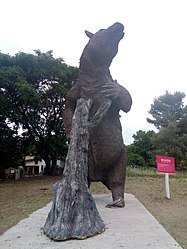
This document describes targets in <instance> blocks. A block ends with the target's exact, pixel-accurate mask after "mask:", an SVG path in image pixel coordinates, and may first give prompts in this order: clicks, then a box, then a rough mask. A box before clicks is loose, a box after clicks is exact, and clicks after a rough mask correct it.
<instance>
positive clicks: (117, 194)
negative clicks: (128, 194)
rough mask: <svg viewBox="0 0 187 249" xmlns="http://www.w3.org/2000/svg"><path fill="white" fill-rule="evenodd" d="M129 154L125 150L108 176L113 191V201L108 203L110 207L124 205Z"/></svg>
mask: <svg viewBox="0 0 187 249" xmlns="http://www.w3.org/2000/svg"><path fill="white" fill-rule="evenodd" d="M126 166H127V156H126V152H125V151H124V152H123V154H122V156H121V157H120V159H119V160H118V161H117V164H115V165H114V167H113V169H112V170H111V172H110V175H109V178H108V185H109V187H110V189H111V192H112V199H113V202H111V203H109V204H107V205H106V207H108V208H114V207H120V208H121V207H124V206H125V201H124V189H125V178H126Z"/></svg>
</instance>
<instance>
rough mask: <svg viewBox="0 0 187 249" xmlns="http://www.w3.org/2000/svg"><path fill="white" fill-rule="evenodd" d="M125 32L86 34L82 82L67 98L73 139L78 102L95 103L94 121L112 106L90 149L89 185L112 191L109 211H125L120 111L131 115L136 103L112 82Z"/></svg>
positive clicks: (112, 29) (68, 131)
mask: <svg viewBox="0 0 187 249" xmlns="http://www.w3.org/2000/svg"><path fill="white" fill-rule="evenodd" d="M123 31H124V27H123V25H122V24H121V23H115V24H113V25H112V26H110V27H109V28H107V29H101V30H99V31H98V32H97V33H95V34H92V33H90V32H88V31H86V34H87V36H88V37H89V38H90V39H89V42H88V44H87V45H86V47H85V49H84V50H83V53H82V56H81V58H80V67H79V75H78V81H77V83H76V84H75V86H74V87H73V88H71V90H70V91H69V93H68V95H67V98H66V108H65V111H64V117H63V118H64V125H65V130H66V134H67V137H68V138H70V137H71V136H72V134H71V128H72V117H73V114H74V112H75V108H76V103H77V100H78V99H80V98H82V99H85V100H89V99H91V101H92V106H91V109H90V113H89V119H90V120H91V119H92V117H93V116H94V115H95V114H96V112H97V111H98V110H99V108H101V106H102V105H103V104H104V103H106V102H109V103H110V107H109V108H108V110H107V112H106V114H105V115H104V116H103V117H102V120H101V121H100V123H99V124H97V126H94V127H93V129H91V131H90V139H89V149H88V185H89V184H90V183H91V182H95V181H101V182H102V183H103V184H104V185H105V186H106V187H107V188H108V189H110V190H111V192H112V198H113V202H111V203H109V204H108V205H107V207H124V186H125V175H126V165H127V155H126V152H125V146H124V143H123V138H122V129H121V124H120V119H119V118H120V116H119V111H120V110H122V111H124V112H128V111H129V110H130V108H131V105H132V99H131V96H130V94H129V92H128V91H127V89H125V88H124V87H122V86H121V85H119V84H118V83H117V81H116V80H113V79H112V76H111V75H110V71H109V67H110V65H111V62H112V60H113V58H114V57H115V55H116V54H117V52H118V45H119V42H120V40H121V39H122V38H123V36H124V32H123Z"/></svg>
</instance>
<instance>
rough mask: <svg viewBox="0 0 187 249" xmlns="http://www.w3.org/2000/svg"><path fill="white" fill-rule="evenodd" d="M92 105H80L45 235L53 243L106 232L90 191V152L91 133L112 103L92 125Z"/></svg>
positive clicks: (98, 114)
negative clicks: (90, 115)
mask: <svg viewBox="0 0 187 249" xmlns="http://www.w3.org/2000/svg"><path fill="white" fill-rule="evenodd" d="M91 102H92V101H91V100H88V101H86V100H84V99H79V100H78V101H77V106H76V109H75V113H74V116H73V120H72V131H71V139H70V145H69V150H68V155H67V158H66V163H65V169H64V176H63V178H62V179H61V180H60V181H58V182H57V183H56V184H55V186H54V199H53V204H52V208H51V210H50V212H49V215H48V217H47V220H46V223H45V225H44V233H45V234H46V235H47V236H48V237H49V238H51V239H53V240H67V239H70V238H77V239H84V238H87V237H90V236H93V235H95V234H98V233H101V232H103V231H104V230H105V225H104V223H103V221H102V219H101V217H100V215H99V213H98V210H97V208H96V205H95V202H94V200H93V197H92V195H91V193H90V191H89V189H88V183H87V182H88V181H87V177H88V148H89V138H90V130H91V129H92V128H93V127H95V126H97V125H98V124H99V123H100V121H101V119H102V118H103V117H104V115H105V114H106V112H107V110H108V109H109V107H110V105H111V101H110V100H106V101H105V102H103V103H102V105H101V106H100V108H99V110H98V111H97V112H96V113H95V115H94V116H93V118H92V119H91V121H89V120H88V118H89V110H90V108H91Z"/></svg>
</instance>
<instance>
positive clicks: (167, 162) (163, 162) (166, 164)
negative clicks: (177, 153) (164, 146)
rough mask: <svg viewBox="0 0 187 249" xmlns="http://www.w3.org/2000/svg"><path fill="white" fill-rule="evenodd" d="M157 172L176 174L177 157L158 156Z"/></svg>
mask: <svg viewBox="0 0 187 249" xmlns="http://www.w3.org/2000/svg"><path fill="white" fill-rule="evenodd" d="M156 162H157V172H158V173H168V174H175V159H174V158H173V157H168V156H156Z"/></svg>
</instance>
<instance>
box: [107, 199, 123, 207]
mask: <svg viewBox="0 0 187 249" xmlns="http://www.w3.org/2000/svg"><path fill="white" fill-rule="evenodd" d="M124 206H125V201H124V199H123V198H119V199H117V200H115V201H113V202H111V203H109V204H107V205H106V207H107V208H116V207H119V208H123V207H124Z"/></svg>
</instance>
